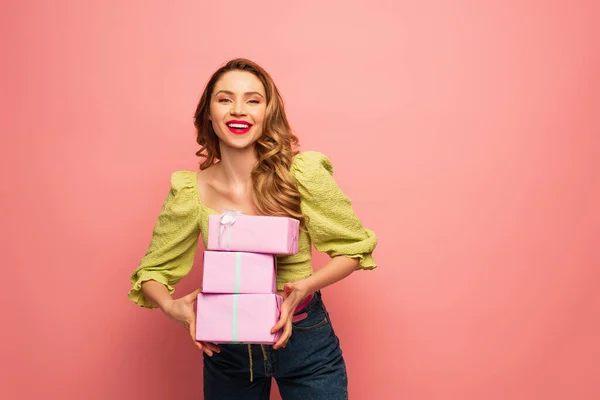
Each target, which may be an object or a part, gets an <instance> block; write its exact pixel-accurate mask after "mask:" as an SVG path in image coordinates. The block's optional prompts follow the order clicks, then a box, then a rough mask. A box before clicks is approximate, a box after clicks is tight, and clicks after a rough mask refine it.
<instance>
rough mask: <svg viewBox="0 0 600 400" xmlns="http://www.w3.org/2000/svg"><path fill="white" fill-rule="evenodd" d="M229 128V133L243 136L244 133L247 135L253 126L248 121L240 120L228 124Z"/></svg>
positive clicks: (233, 120)
mask: <svg viewBox="0 0 600 400" xmlns="http://www.w3.org/2000/svg"><path fill="white" fill-rule="evenodd" d="M232 124H233V125H244V126H243V127H242V126H231V125H232ZM227 128H228V129H229V131H230V132H231V133H235V134H236V135H243V134H244V133H247V132H248V131H250V129H251V128H252V124H251V123H249V122H246V121H239V120H235V119H232V120H231V121H228V122H227Z"/></svg>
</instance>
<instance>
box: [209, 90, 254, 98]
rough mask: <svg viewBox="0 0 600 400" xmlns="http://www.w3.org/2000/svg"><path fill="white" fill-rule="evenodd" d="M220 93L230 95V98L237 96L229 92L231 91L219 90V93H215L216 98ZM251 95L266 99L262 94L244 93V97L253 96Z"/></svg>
mask: <svg viewBox="0 0 600 400" xmlns="http://www.w3.org/2000/svg"><path fill="white" fill-rule="evenodd" d="M219 93H225V94H228V95H230V96H234V95H235V93H233V92H232V91H229V90H219V91H218V92H217V93H215V96H216V95H218V94H219ZM251 94H256V95H259V96H260V97H263V98H264V97H265V96H263V95H262V94H260V93H258V92H246V93H244V96H248V95H251Z"/></svg>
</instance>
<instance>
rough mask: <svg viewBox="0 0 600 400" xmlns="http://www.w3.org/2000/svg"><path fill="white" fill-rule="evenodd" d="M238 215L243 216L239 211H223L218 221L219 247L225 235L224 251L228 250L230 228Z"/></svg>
mask: <svg viewBox="0 0 600 400" xmlns="http://www.w3.org/2000/svg"><path fill="white" fill-rule="evenodd" d="M238 215H243V214H242V212H241V211H234V210H224V211H223V215H221V218H220V219H219V223H220V224H219V247H222V246H221V242H222V240H223V235H224V234H225V250H229V247H230V246H231V232H230V231H231V226H232V225H233V224H234V223H235V220H236V219H237V216H238Z"/></svg>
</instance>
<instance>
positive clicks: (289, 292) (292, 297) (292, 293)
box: [271, 282, 307, 350]
mask: <svg viewBox="0 0 600 400" xmlns="http://www.w3.org/2000/svg"><path fill="white" fill-rule="evenodd" d="M306 295H307V293H306V291H305V290H304V289H303V287H302V285H301V284H300V282H295V283H286V284H285V286H284V287H283V297H284V300H283V304H282V305H281V313H280V315H279V321H278V322H277V323H276V324H275V326H273V328H271V333H275V332H277V331H279V330H280V329H283V332H282V333H281V336H280V337H279V340H278V341H277V343H275V344H274V345H273V349H274V350H277V349H279V348H281V347H285V346H286V345H287V342H288V341H289V340H290V337H291V336H292V319H293V318H294V311H295V310H296V307H298V304H300V303H301V302H302V300H303V299H304V298H305V297H306Z"/></svg>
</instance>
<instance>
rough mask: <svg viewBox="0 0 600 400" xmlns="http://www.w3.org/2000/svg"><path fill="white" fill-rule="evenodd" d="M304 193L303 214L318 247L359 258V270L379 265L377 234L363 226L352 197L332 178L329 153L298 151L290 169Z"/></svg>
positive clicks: (329, 253)
mask: <svg viewBox="0 0 600 400" xmlns="http://www.w3.org/2000/svg"><path fill="white" fill-rule="evenodd" d="M291 172H292V175H293V176H294V177H295V180H296V182H297V185H298V190H299V191H300V194H301V196H302V201H301V209H302V213H303V214H304V215H305V216H306V217H308V221H307V225H306V228H307V230H308V233H309V236H310V238H311V240H312V242H313V244H314V246H315V248H316V249H317V250H319V251H321V252H324V253H327V254H328V255H329V256H330V257H335V256H339V255H343V256H346V257H350V258H358V259H359V267H358V269H374V268H376V267H377V265H376V264H375V261H374V260H373V257H372V252H373V250H374V249H375V247H376V246H377V237H376V235H375V233H374V232H373V231H371V230H369V229H366V228H364V227H363V226H362V224H361V222H360V220H359V219H358V217H357V216H356V214H355V213H354V210H353V209H352V202H351V200H350V199H349V198H348V197H347V196H346V195H345V194H344V193H343V192H342V190H341V189H340V188H339V187H338V185H337V184H336V182H335V180H334V179H333V166H332V165H331V161H330V160H329V158H327V156H325V155H324V154H322V153H319V152H316V151H306V152H302V153H299V154H298V155H296V157H295V158H294V162H293V164H292V169H291Z"/></svg>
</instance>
